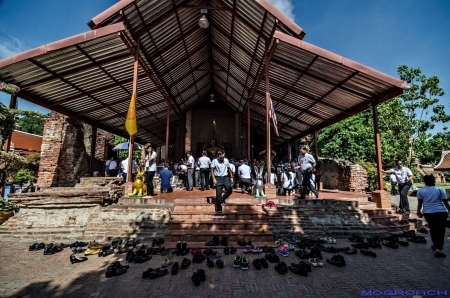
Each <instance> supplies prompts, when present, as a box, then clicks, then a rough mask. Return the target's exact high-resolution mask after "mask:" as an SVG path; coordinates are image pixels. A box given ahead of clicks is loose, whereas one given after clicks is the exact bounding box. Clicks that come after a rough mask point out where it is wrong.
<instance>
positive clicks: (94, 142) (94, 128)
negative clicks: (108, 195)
mask: <svg viewBox="0 0 450 298" xmlns="http://www.w3.org/2000/svg"><path fill="white" fill-rule="evenodd" d="M90 139H91V160H90V166H89V172H90V173H89V174H90V176H91V177H94V165H95V147H96V146H97V125H92V135H91V138H90Z"/></svg>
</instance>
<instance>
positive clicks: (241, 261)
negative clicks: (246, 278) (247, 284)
mask: <svg viewBox="0 0 450 298" xmlns="http://www.w3.org/2000/svg"><path fill="white" fill-rule="evenodd" d="M248 265H249V261H248V259H247V258H246V257H241V256H235V257H234V261H233V267H234V268H239V267H241V268H242V270H248Z"/></svg>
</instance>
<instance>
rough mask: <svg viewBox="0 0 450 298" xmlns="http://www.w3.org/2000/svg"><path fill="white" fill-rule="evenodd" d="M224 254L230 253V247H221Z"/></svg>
mask: <svg viewBox="0 0 450 298" xmlns="http://www.w3.org/2000/svg"><path fill="white" fill-rule="evenodd" d="M223 252H224V254H226V255H229V254H230V248H229V247H225V248H224V249H223Z"/></svg>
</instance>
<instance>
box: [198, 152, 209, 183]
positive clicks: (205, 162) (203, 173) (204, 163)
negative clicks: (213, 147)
mask: <svg viewBox="0 0 450 298" xmlns="http://www.w3.org/2000/svg"><path fill="white" fill-rule="evenodd" d="M207 155H208V152H206V151H203V152H202V157H200V158H199V159H198V164H199V167H200V180H201V181H200V185H201V189H200V190H201V191H204V190H205V189H206V190H209V175H210V173H209V167H210V165H211V159H209V157H208V156H207Z"/></svg>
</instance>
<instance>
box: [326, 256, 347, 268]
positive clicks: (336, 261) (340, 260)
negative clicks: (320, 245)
mask: <svg viewBox="0 0 450 298" xmlns="http://www.w3.org/2000/svg"><path fill="white" fill-rule="evenodd" d="M327 262H328V263H330V264H332V265H335V266H338V267H342V266H345V260H344V257H343V256H341V255H334V256H333V257H332V258H331V259H327Z"/></svg>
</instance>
